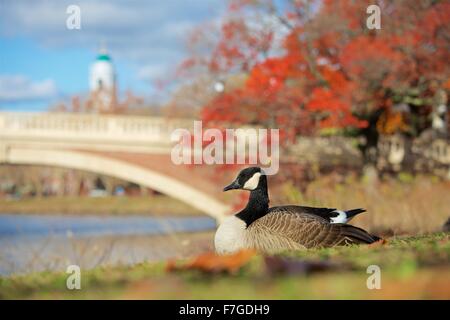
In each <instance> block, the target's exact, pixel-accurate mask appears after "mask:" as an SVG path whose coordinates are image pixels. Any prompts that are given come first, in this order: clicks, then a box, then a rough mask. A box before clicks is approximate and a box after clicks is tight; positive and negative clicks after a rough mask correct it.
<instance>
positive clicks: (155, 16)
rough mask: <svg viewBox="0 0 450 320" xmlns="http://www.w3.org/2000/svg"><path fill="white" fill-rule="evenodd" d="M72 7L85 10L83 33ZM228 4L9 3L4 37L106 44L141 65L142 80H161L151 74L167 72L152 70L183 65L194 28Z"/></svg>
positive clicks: (0, 30) (213, 0)
mask: <svg viewBox="0 0 450 320" xmlns="http://www.w3.org/2000/svg"><path fill="white" fill-rule="evenodd" d="M72 4H76V5H78V6H79V7H80V9H81V30H68V29H67V28H66V19H67V17H68V14H67V13H66V8H67V6H69V5H72ZM224 6H225V2H224V1H223V0H194V1H185V0H165V1H156V0H153V1H125V0H117V1H111V2H106V1H101V0H77V1H73V0H62V1H34V0H33V1H31V0H24V1H4V2H2V3H1V10H0V36H12V37H17V36H25V37H29V38H32V39H33V40H35V41H37V42H38V43H39V44H41V45H44V46H46V47H51V48H80V47H84V48H89V49H91V50H92V51H93V54H94V53H95V50H96V48H98V46H99V44H100V42H101V41H104V42H105V43H106V44H107V47H108V49H109V50H110V51H111V53H112V55H113V58H119V59H123V60H129V61H131V62H132V63H134V64H136V65H137V66H138V67H137V70H138V71H137V72H138V73H139V74H137V77H138V78H141V79H142V78H145V79H147V80H155V79H154V77H153V76H151V74H153V75H154V76H156V75H159V74H161V72H160V71H158V72H155V71H151V70H160V69H161V68H163V67H164V68H166V69H170V68H173V67H174V66H175V65H176V64H177V63H179V62H180V60H181V59H182V58H183V57H184V55H185V52H184V39H185V38H186V36H187V35H188V34H189V32H190V30H191V29H192V27H193V26H195V25H197V24H198V23H199V22H200V21H203V20H210V19H214V17H216V16H218V15H220V13H221V12H222V10H223V8H224ZM141 66H145V68H147V69H144V70H141V69H142V68H141ZM145 74H146V75H145ZM143 75H144V76H143Z"/></svg>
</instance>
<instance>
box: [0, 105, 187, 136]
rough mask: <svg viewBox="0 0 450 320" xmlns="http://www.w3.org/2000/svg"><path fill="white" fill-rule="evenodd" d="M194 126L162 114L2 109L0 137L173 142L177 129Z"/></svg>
mask: <svg viewBox="0 0 450 320" xmlns="http://www.w3.org/2000/svg"><path fill="white" fill-rule="evenodd" d="M190 127H192V121H191V120H186V119H167V118H162V117H143V116H139V117H138V116H116V115H93V114H69V113H12V112H11V113H8V112H0V137H1V136H3V137H34V138H46V137H47V138H55V137H56V138H58V137H59V138H61V139H70V138H72V139H78V140H79V139H95V140H110V141H133V142H137V141H142V142H146V141H147V142H157V141H159V142H166V143H169V142H170V135H171V133H172V132H173V130H175V129H176V128H190Z"/></svg>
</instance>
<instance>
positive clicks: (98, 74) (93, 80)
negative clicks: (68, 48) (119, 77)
mask: <svg viewBox="0 0 450 320" xmlns="http://www.w3.org/2000/svg"><path fill="white" fill-rule="evenodd" d="M89 90H90V93H89V100H88V102H87V104H88V105H87V107H88V109H89V111H91V112H100V113H103V112H114V111H115V110H116V109H117V85H116V73H115V70H114V65H113V63H112V60H111V57H110V56H109V54H108V53H107V51H106V49H104V48H103V49H101V50H100V52H99V55H98V56H97V58H96V59H95V61H94V63H92V65H91V68H90V75H89Z"/></svg>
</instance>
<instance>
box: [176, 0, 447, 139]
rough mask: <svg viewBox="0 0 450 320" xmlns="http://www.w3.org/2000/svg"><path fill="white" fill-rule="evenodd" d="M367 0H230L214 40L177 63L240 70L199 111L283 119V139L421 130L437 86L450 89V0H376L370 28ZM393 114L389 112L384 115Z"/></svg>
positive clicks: (220, 116) (258, 120)
mask: <svg viewBox="0 0 450 320" xmlns="http://www.w3.org/2000/svg"><path fill="white" fill-rule="evenodd" d="M370 4H373V1H370V2H369V1H350V0H342V1H333V0H323V1H300V0H290V1H281V2H280V1H272V0H232V1H230V2H229V9H228V12H227V14H226V16H225V17H224V18H223V23H222V25H221V26H220V27H219V28H217V30H216V33H215V38H214V40H212V39H209V42H208V44H209V46H210V48H211V49H210V50H206V51H205V50H202V51H201V54H197V55H193V56H191V57H189V58H188V59H186V61H185V62H184V63H183V67H182V69H183V70H193V69H194V68H197V70H198V68H201V69H202V70H203V72H209V73H210V74H214V75H218V76H217V77H222V78H226V77H228V76H229V75H231V74H237V73H239V74H244V75H245V78H246V80H245V81H244V82H243V83H242V85H241V86H240V87H237V88H232V89H230V88H225V91H224V92H222V93H220V94H217V95H215V96H214V97H212V99H211V100H210V101H209V102H208V103H206V104H205V105H204V106H203V107H202V112H201V115H202V118H203V120H204V121H205V122H206V123H210V124H211V125H213V124H217V123H220V122H227V123H233V124H236V125H241V124H258V125H262V126H264V127H268V128H273V127H276V128H280V129H281V130H282V135H283V138H284V139H282V140H283V141H284V142H286V143H287V142H289V141H293V140H294V139H295V137H297V136H298V135H300V134H318V133H321V132H324V131H329V132H330V131H331V132H341V133H353V134H361V135H363V136H365V137H366V141H367V145H366V147H367V146H370V145H371V144H372V145H373V144H375V143H376V139H377V135H378V133H379V131H382V132H384V131H389V130H390V131H389V132H392V131H394V132H395V131H396V130H400V131H405V132H407V133H409V134H412V135H417V134H419V133H420V132H421V131H422V130H424V129H425V128H427V126H428V122H429V121H428V120H427V119H429V114H430V112H431V109H432V108H433V99H434V97H435V95H436V94H437V92H442V90H444V91H448V89H449V87H448V83H449V64H448V61H449V60H450V59H449V58H450V56H449V55H450V48H449V43H450V42H449V37H450V33H449V24H448V21H450V3H449V2H446V1H436V0H424V1H407V0H394V1H377V2H376V4H377V5H378V6H379V7H380V9H381V23H382V25H381V29H379V30H377V29H375V30H369V29H368V28H367V25H366V21H367V18H368V14H367V12H366V10H367V7H368V6H369V5H370ZM196 36H197V41H198V42H199V43H201V41H200V39H201V38H202V37H201V36H199V33H197V34H196ZM191 43H192V44H193V46H194V47H195V41H192V42H191ZM197 53H198V52H197ZM441 100H442V99H441ZM444 103H445V104H446V101H445V102H444ZM398 105H406V106H407V107H408V109H409V112H410V113H411V117H410V119H409V123H406V122H405V120H404V119H402V118H401V117H400V120H398V119H399V117H398V115H396V111H395V110H396V109H395V108H396V106H398ZM391 115H393V116H394V118H395V119H396V121H384V122H383V121H381V120H382V119H384V120H386V119H387V120H389V119H391ZM394 118H392V119H394ZM418 119H419V120H418ZM427 121H428V122H427ZM392 124H394V127H393V128H392ZM388 126H390V127H389V128H388ZM388 129H389V130H388Z"/></svg>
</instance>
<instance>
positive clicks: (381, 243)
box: [367, 239, 388, 249]
mask: <svg viewBox="0 0 450 320" xmlns="http://www.w3.org/2000/svg"><path fill="white" fill-rule="evenodd" d="M387 243H388V241H387V240H386V239H380V240H378V241H376V242H374V243H371V244H369V245H367V248H371V249H373V248H378V247H382V246H384V245H386V244H387Z"/></svg>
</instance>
